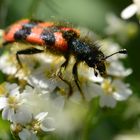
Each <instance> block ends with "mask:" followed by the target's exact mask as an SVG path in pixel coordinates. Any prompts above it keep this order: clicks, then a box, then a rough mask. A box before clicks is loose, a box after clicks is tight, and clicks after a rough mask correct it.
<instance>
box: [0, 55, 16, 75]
mask: <svg viewBox="0 0 140 140" xmlns="http://www.w3.org/2000/svg"><path fill="white" fill-rule="evenodd" d="M0 70H1V71H2V72H3V73H5V74H10V75H14V74H15V73H16V71H17V67H16V65H15V58H14V57H13V56H10V55H9V53H4V54H3V55H2V56H0Z"/></svg>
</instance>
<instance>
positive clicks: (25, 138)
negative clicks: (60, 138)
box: [18, 129, 38, 140]
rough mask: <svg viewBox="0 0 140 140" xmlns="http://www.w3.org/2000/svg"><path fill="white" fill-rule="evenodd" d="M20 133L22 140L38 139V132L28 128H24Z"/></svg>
mask: <svg viewBox="0 0 140 140" xmlns="http://www.w3.org/2000/svg"><path fill="white" fill-rule="evenodd" d="M18 135H19V138H20V139H21V140H38V137H37V136H36V134H35V133H34V132H33V131H31V130H28V129H23V130H22V131H21V132H19V134H18Z"/></svg>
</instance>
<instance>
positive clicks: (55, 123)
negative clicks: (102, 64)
mask: <svg viewBox="0 0 140 140" xmlns="http://www.w3.org/2000/svg"><path fill="white" fill-rule="evenodd" d="M102 44H103V45H102V50H103V52H104V53H105V55H109V54H111V53H114V52H116V51H118V50H120V46H119V45H118V44H117V43H114V42H113V41H111V40H108V39H105V40H103V41H102ZM8 47H9V48H8ZM24 47H26V45H25V44H17V43H13V44H10V45H9V46H7V50H4V52H3V54H2V55H1V56H0V71H1V72H2V73H3V74H4V75H5V76H6V81H5V82H4V83H2V84H1V85H0V109H1V111H2V118H3V119H5V120H8V121H10V122H11V130H12V132H13V134H14V135H16V136H17V137H19V138H20V139H21V140H26V139H34V140H36V139H38V137H37V136H38V135H40V134H42V133H45V134H46V133H51V132H52V131H54V132H55V133H58V132H59V133H63V132H69V131H73V130H74V129H76V128H77V127H79V126H80V123H81V122H82V120H83V119H82V118H83V117H84V116H85V114H86V111H87V109H86V107H85V106H84V103H83V99H82V96H81V95H80V93H79V90H78V89H77V87H76V85H75V82H74V80H73V75H72V73H71V70H72V66H73V64H74V58H73V57H71V60H70V62H69V66H68V67H67V69H66V70H65V71H63V72H62V74H63V78H64V79H66V80H68V81H69V82H70V84H71V86H72V89H73V92H72V95H71V96H70V97H69V98H68V93H69V86H68V84H67V83H66V82H64V81H63V80H61V79H60V78H59V77H58V76H57V74H56V73H57V72H58V70H59V69H60V66H61V64H62V63H63V62H64V58H63V57H60V56H59V57H57V56H52V55H50V54H46V53H44V54H36V55H32V56H21V57H20V60H21V62H22V68H19V64H18V62H17V60H16V56H15V52H16V51H17V49H18V48H24ZM123 58H125V57H124V56H122V55H115V56H113V57H110V58H109V59H108V61H107V64H106V67H107V73H108V76H107V77H106V78H103V77H101V76H100V75H99V76H98V77H96V76H95V75H94V71H93V69H92V68H89V67H87V66H86V65H85V64H80V65H79V69H78V76H79V81H80V86H81V89H82V90H83V92H84V96H85V100H86V101H87V102H88V101H90V100H94V99H95V98H97V97H99V105H100V107H110V108H114V107H115V106H116V104H117V101H124V100H126V99H127V98H128V97H129V96H130V95H131V94H132V91H131V89H130V88H129V84H125V83H124V82H123V80H124V78H125V77H127V76H128V75H130V74H131V73H132V70H131V69H130V68H129V69H125V67H124V66H123V64H122V62H121V61H120V59H123ZM79 104H80V107H79ZM77 114H78V115H77ZM77 116H78V117H77ZM66 126H69V127H68V128H67V129H66Z"/></svg>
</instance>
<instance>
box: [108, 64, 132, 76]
mask: <svg viewBox="0 0 140 140" xmlns="http://www.w3.org/2000/svg"><path fill="white" fill-rule="evenodd" d="M131 73H132V69H130V68H128V69H125V67H124V66H123V64H122V63H121V62H120V61H112V62H110V63H109V66H108V67H107V74H109V75H112V76H116V77H126V76H128V75H130V74H131Z"/></svg>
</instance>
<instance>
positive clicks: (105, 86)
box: [100, 79, 132, 108]
mask: <svg viewBox="0 0 140 140" xmlns="http://www.w3.org/2000/svg"><path fill="white" fill-rule="evenodd" d="M101 87H102V92H101V93H100V106H101V107H104V106H107V107H111V108H113V107H115V106H116V103H117V101H123V100H126V99H127V98H128V97H129V96H130V95H131V94H132V91H131V90H130V89H129V85H128V84H124V83H123V82H122V81H121V80H113V81H111V80H109V79H105V80H104V81H103V83H102V84H101Z"/></svg>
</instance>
